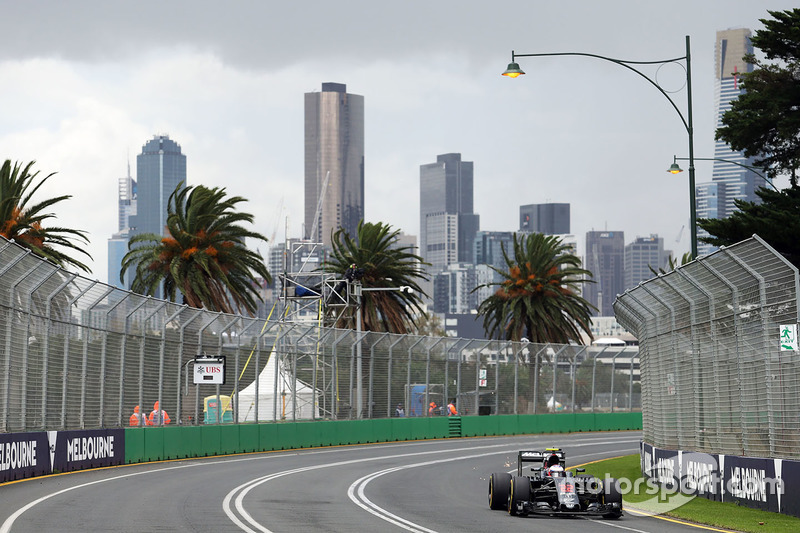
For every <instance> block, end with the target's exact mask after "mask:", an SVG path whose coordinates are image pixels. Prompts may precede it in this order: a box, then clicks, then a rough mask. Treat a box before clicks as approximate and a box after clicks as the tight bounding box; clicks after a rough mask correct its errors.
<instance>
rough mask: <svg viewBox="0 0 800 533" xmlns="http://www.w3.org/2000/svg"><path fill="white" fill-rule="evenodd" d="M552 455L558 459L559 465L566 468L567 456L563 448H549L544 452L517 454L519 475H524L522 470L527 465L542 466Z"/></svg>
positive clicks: (526, 451)
mask: <svg viewBox="0 0 800 533" xmlns="http://www.w3.org/2000/svg"><path fill="white" fill-rule="evenodd" d="M551 455H555V456H556V457H558V462H559V464H560V465H561V466H562V467H564V468H566V466H567V454H566V453H564V451H563V450H562V449H561V448H547V449H545V450H544V451H533V450H521V451H520V452H519V453H518V454H517V473H518V475H522V468H523V465H524V464H525V463H538V466H542V465H543V464H544V460H545V459H546V458H547V457H550V456H551Z"/></svg>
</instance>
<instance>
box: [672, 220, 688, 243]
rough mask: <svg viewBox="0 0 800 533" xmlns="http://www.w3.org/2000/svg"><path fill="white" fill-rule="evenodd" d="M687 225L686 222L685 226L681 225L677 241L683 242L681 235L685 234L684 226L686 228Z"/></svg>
mask: <svg viewBox="0 0 800 533" xmlns="http://www.w3.org/2000/svg"><path fill="white" fill-rule="evenodd" d="M685 227H686V224H684V225H683V226H681V229H680V231H679V232H678V236H677V237H675V242H681V237H682V236H683V228H685Z"/></svg>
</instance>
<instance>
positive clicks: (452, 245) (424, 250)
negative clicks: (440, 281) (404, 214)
mask: <svg viewBox="0 0 800 533" xmlns="http://www.w3.org/2000/svg"><path fill="white" fill-rule="evenodd" d="M419 182H420V186H419V198H420V200H419V207H420V212H419V234H420V238H419V242H420V247H419V250H420V255H421V256H422V257H423V258H424V259H425V260H426V261H427V262H429V263H431V265H432V266H431V267H430V271H431V272H439V271H442V270H445V269H446V268H447V266H448V265H451V264H453V263H472V262H473V257H472V252H473V241H474V240H475V234H476V233H477V231H478V230H479V229H480V216H479V215H477V214H475V213H473V212H472V198H473V196H472V187H473V164H472V161H462V160H461V154H458V153H451V154H442V155H438V156H436V162H435V163H428V164H426V165H420V167H419Z"/></svg>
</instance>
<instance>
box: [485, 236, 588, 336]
mask: <svg viewBox="0 0 800 533" xmlns="http://www.w3.org/2000/svg"><path fill="white" fill-rule="evenodd" d="M503 258H504V259H505V262H506V265H507V266H508V270H507V271H505V270H500V269H497V268H494V267H492V268H493V270H495V271H496V272H497V273H499V274H500V275H501V276H502V277H503V281H501V282H492V283H487V284H486V285H482V286H486V287H491V286H496V287H497V290H496V291H495V293H494V294H493V295H492V296H490V297H489V298H487V299H486V300H484V301H483V302H481V304H480V305H479V306H478V314H479V315H482V316H483V317H484V323H483V324H484V330H485V331H486V333H487V334H488V335H489V336H490V337H491V338H496V337H497V336H500V337H502V338H504V339H507V340H514V341H519V340H521V339H522V338H527V339H528V340H529V341H530V342H534V343H561V344H569V343H571V342H574V343H577V344H583V338H582V336H581V332H584V333H586V334H587V335H588V336H589V338H592V333H591V330H590V316H591V311H592V309H594V307H593V306H592V305H591V304H590V303H589V302H587V301H586V300H585V299H584V298H583V297H581V296H580V294H579V288H580V286H581V285H582V284H583V283H586V282H587V280H586V279H585V276H587V275H591V273H590V272H589V271H588V270H585V269H583V268H581V260H580V259H579V258H578V257H577V256H575V255H573V254H572V253H571V252H570V248H569V247H568V246H566V245H564V244H562V243H561V241H560V240H559V239H558V237H555V236H553V235H542V234H541V233H532V234H530V235H527V236H517V235H516V234H514V249H513V254H512V255H509V254H508V252H506V249H505V247H503Z"/></svg>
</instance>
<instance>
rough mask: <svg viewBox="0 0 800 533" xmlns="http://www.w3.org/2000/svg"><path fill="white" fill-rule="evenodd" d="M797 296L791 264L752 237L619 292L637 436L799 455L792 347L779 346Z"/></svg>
mask: <svg viewBox="0 0 800 533" xmlns="http://www.w3.org/2000/svg"><path fill="white" fill-rule="evenodd" d="M799 293H800V283H799V282H798V270H797V268H796V267H794V266H793V265H792V264H791V263H789V262H788V261H787V260H786V259H785V258H784V257H782V256H781V255H780V254H779V253H777V252H776V251H775V250H774V249H772V248H771V247H770V246H769V245H768V244H766V243H765V242H764V241H763V240H762V239H761V238H759V237H758V236H753V237H752V238H750V239H747V240H746V241H743V242H741V243H738V244H736V245H733V246H730V247H727V248H723V249H721V250H719V251H717V252H715V253H713V254H711V255H709V256H706V257H701V258H698V259H697V260H695V261H692V262H691V263H689V264H687V265H684V266H681V267H678V268H676V269H675V270H674V271H672V272H669V273H667V274H664V275H661V276H658V277H657V278H653V279H651V280H648V281H645V282H643V283H641V284H640V285H639V286H638V287H636V288H633V289H630V290H628V291H626V292H625V293H624V294H622V295H620V296H618V297H617V300H616V302H615V303H614V310H615V312H616V316H617V320H618V321H619V322H620V324H622V326H623V327H625V328H626V329H628V330H629V331H631V332H632V333H634V335H636V337H637V338H638V339H639V350H640V358H641V374H642V376H641V380H642V404H643V431H644V441H645V442H647V443H649V444H652V445H653V446H656V447H659V448H664V449H671V450H691V451H698V452H707V453H711V454H717V453H719V454H731V455H743V456H749V457H768V458H793V459H796V458H800V353H798V352H797V351H796V350H795V351H793V350H787V349H786V348H782V347H781V345H782V342H781V332H782V331H784V332H785V331H786V328H782V326H792V325H795V326H796V325H797V323H798V321H800V318H799V317H798V294H799ZM790 331H791V328H790Z"/></svg>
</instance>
